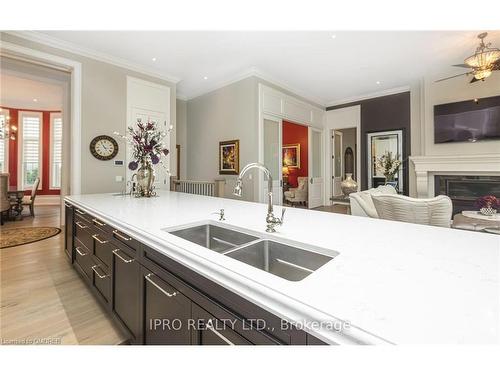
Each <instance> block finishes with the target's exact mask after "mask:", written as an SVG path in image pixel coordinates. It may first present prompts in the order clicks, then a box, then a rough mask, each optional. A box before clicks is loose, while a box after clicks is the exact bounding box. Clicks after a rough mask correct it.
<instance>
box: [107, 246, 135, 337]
mask: <svg viewBox="0 0 500 375" xmlns="http://www.w3.org/2000/svg"><path fill="white" fill-rule="evenodd" d="M112 254H113V267H112V273H113V286H112V287H113V311H114V313H115V314H116V315H117V316H118V318H119V319H120V320H121V321H122V323H123V324H124V325H125V326H126V327H127V329H128V330H129V331H130V332H131V333H132V335H133V336H134V338H135V339H138V338H139V337H140V335H141V325H140V324H139V316H140V301H141V298H140V291H141V266H140V264H139V263H138V261H137V260H136V259H135V258H134V257H133V256H134V254H133V253H132V252H128V251H126V250H124V249H114V250H113V252H112Z"/></svg>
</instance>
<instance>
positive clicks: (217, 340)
mask: <svg viewBox="0 0 500 375" xmlns="http://www.w3.org/2000/svg"><path fill="white" fill-rule="evenodd" d="M192 309H193V322H194V324H193V326H194V328H195V329H193V330H191V335H192V339H191V340H192V343H193V345H251V344H252V343H251V342H250V341H248V340H246V339H245V338H244V337H242V336H240V335H239V334H238V333H236V331H234V330H233V329H232V328H231V327H232V326H233V325H235V322H234V321H231V320H226V321H222V320H219V319H217V318H216V317H215V316H213V315H211V314H209V313H208V312H207V311H205V310H203V309H202V308H201V307H199V306H198V305H196V304H193V308H192Z"/></svg>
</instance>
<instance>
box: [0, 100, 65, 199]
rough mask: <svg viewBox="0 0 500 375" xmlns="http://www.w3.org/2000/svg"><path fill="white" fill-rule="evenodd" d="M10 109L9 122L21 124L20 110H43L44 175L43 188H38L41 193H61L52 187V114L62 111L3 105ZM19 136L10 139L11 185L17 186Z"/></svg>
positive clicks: (42, 177) (27, 193)
mask: <svg viewBox="0 0 500 375" xmlns="http://www.w3.org/2000/svg"><path fill="white" fill-rule="evenodd" d="M2 108H3V109H7V110H8V111H9V116H10V120H9V124H10V125H16V126H17V128H18V129H19V130H20V126H19V111H21V112H42V116H43V118H42V176H40V177H41V179H42V181H41V189H39V190H38V194H39V195H59V194H60V193H61V191H60V190H59V189H57V190H55V189H50V114H51V113H61V111H40V110H34V109H21V108H9V107H2ZM17 139H18V137H16V140H12V139H10V140H9V174H10V176H9V185H10V186H17V168H18V166H19V162H20V161H19V160H18V158H17V155H18V146H19V145H18V141H17ZM25 194H26V195H29V194H31V190H29V191H26V193H25Z"/></svg>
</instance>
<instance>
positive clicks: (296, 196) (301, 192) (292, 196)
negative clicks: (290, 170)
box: [285, 177, 308, 205]
mask: <svg viewBox="0 0 500 375" xmlns="http://www.w3.org/2000/svg"><path fill="white" fill-rule="evenodd" d="M307 180H308V178H307V177H297V182H298V185H299V186H297V187H296V188H290V189H289V190H288V191H285V199H286V201H287V202H289V203H290V204H292V205H293V204H296V203H304V204H306V203H307Z"/></svg>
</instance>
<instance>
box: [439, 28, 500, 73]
mask: <svg viewBox="0 0 500 375" xmlns="http://www.w3.org/2000/svg"><path fill="white" fill-rule="evenodd" d="M487 35H488V33H481V34H479V35H478V36H477V37H478V38H479V40H480V41H481V42H480V43H479V46H478V47H477V48H476V52H475V53H474V54H473V55H472V56H469V57H467V58H466V59H465V60H464V64H457V65H453V66H456V67H459V68H466V69H471V71H469V72H466V73H462V74H457V75H454V76H451V77H446V78H442V79H438V80H437V81H436V82H441V81H445V80H447V79H451V78H455V77H460V76H468V75H472V76H473V77H472V80H471V81H470V83H474V82H477V81H484V79H485V78H488V77H489V76H490V75H491V73H493V71H494V70H500V49H498V48H492V47H490V46H491V43H484V38H486V36H487Z"/></svg>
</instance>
